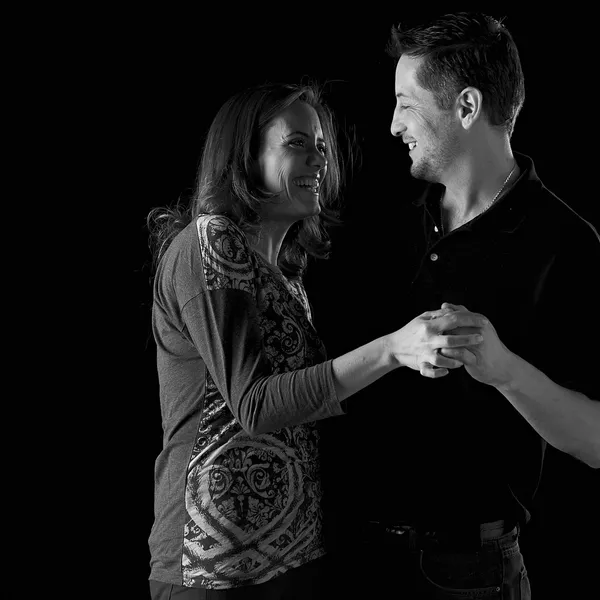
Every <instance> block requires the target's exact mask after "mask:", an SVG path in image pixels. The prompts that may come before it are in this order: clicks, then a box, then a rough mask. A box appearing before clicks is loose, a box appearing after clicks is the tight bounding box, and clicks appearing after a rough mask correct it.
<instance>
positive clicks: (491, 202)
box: [440, 161, 517, 235]
mask: <svg viewBox="0 0 600 600" xmlns="http://www.w3.org/2000/svg"><path fill="white" fill-rule="evenodd" d="M516 168H517V163H516V161H515V164H514V166H513V168H512V169H511V170H510V173H509V174H508V176H507V178H506V179H505V180H504V183H503V184H502V187H501V188H500V189H499V190H498V191H497V192H496V195H495V196H494V197H493V198H492V199H491V200H490V201H489V202H488V203H487V204H486V205H485V207H484V209H483V210H482V211H481V212H480V213H479V214H478V215H477V216H480V215H482V214H483V213H484V212H486V211H487V210H489V209H490V208H491V207H492V205H493V204H494V202H496V200H498V198H499V197H500V194H501V193H502V192H503V191H504V188H505V187H506V184H507V183H508V181H509V180H510V178H511V177H512V174H513V173H514V172H515V169H516ZM444 193H445V192H442V197H441V198H440V209H441V208H442V206H441V205H442V201H443V200H444ZM440 214H442V211H441V210H440ZM473 218H475V217H473ZM465 223H467V221H463V222H462V223H460V224H459V225H457V226H456V227H455V228H454V229H458V228H459V227H462V226H463V225H464V224H465ZM441 225H442V235H444V219H443V215H442V219H441Z"/></svg>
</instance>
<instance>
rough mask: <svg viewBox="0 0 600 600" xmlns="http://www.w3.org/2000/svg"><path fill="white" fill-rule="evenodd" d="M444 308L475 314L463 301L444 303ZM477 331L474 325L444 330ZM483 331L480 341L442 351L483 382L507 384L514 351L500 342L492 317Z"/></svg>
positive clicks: (463, 332)
mask: <svg viewBox="0 0 600 600" xmlns="http://www.w3.org/2000/svg"><path fill="white" fill-rule="evenodd" d="M442 310H452V311H457V313H458V314H465V313H467V314H476V313H469V311H468V310H467V308H465V307H464V306H462V305H461V304H449V303H447V302H444V304H442ZM448 314H453V313H448ZM474 331H475V330H474V329H472V328H471V327H455V328H453V329H451V330H449V331H446V332H445V333H446V334H461V335H466V334H469V333H473V332H474ZM477 331H478V332H479V331H480V330H479V329H478V330H477ZM482 333H483V342H482V343H481V344H477V345H474V346H470V347H469V348H442V349H440V353H441V354H442V355H443V356H446V357H448V358H452V359H454V360H458V361H460V362H461V363H462V364H464V366H465V369H466V370H467V372H468V373H469V375H471V377H473V379H476V380H477V381H480V382H481V383H485V384H487V385H493V386H500V385H503V384H506V383H507V382H508V381H510V378H511V375H510V374H511V363H512V362H513V359H514V354H513V353H512V352H511V351H510V350H509V349H508V348H507V347H506V346H505V345H504V344H503V343H502V342H501V340H500V338H499V337H498V334H497V333H496V330H495V329H494V326H493V325H492V324H491V323H490V322H489V321H488V323H487V325H485V326H484V327H483V331H482Z"/></svg>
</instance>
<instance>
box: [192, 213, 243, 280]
mask: <svg viewBox="0 0 600 600" xmlns="http://www.w3.org/2000/svg"><path fill="white" fill-rule="evenodd" d="M195 222H196V228H197V230H198V238H199V241H200V251H201V255H202V263H203V268H204V272H205V276H206V279H207V282H210V284H211V285H209V288H210V287H212V288H219V287H233V288H247V286H248V284H249V282H250V281H251V280H252V279H253V278H254V276H255V268H254V267H255V265H254V264H253V261H252V254H251V251H250V247H249V245H248V240H247V238H246V235H245V233H244V232H243V231H242V230H241V229H240V227H239V226H238V225H237V224H236V223H235V222H234V221H233V220H232V219H231V218H229V217H227V216H226V215H206V214H202V215H199V216H198V217H197V218H196V220H195Z"/></svg>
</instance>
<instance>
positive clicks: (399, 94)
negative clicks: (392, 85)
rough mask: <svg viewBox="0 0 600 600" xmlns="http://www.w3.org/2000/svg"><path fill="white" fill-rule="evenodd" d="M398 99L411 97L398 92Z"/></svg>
mask: <svg viewBox="0 0 600 600" xmlns="http://www.w3.org/2000/svg"><path fill="white" fill-rule="evenodd" d="M396 98H410V96H408V95H407V94H405V93H404V92H397V93H396Z"/></svg>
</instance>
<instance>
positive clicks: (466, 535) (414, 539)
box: [363, 519, 514, 551]
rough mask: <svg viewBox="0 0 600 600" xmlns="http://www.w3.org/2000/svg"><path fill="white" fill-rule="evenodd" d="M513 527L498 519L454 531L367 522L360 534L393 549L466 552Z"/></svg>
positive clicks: (454, 529) (404, 524)
mask: <svg viewBox="0 0 600 600" xmlns="http://www.w3.org/2000/svg"><path fill="white" fill-rule="evenodd" d="M513 527H514V524H512V523H509V522H508V521H505V520H504V519H499V520H497V521H491V522H488V523H481V524H474V525H462V526H461V527H456V528H453V529H437V530H436V529H433V528H430V527H423V526H416V525H412V524H409V523H386V522H381V521H367V522H366V523H365V524H364V528H363V533H364V534H365V535H366V536H367V538H370V539H373V538H379V539H381V540H382V541H384V542H385V543H387V544H392V545H395V546H398V545H400V546H402V545H406V547H413V548H420V549H437V550H441V551H443V550H448V551H451V550H457V551H460V550H462V551H465V550H466V551H468V550H477V549H478V548H481V546H482V545H483V542H485V541H486V540H495V539H498V538H499V537H501V536H502V535H504V534H505V533H507V532H508V531H510V530H511V529H513Z"/></svg>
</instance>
